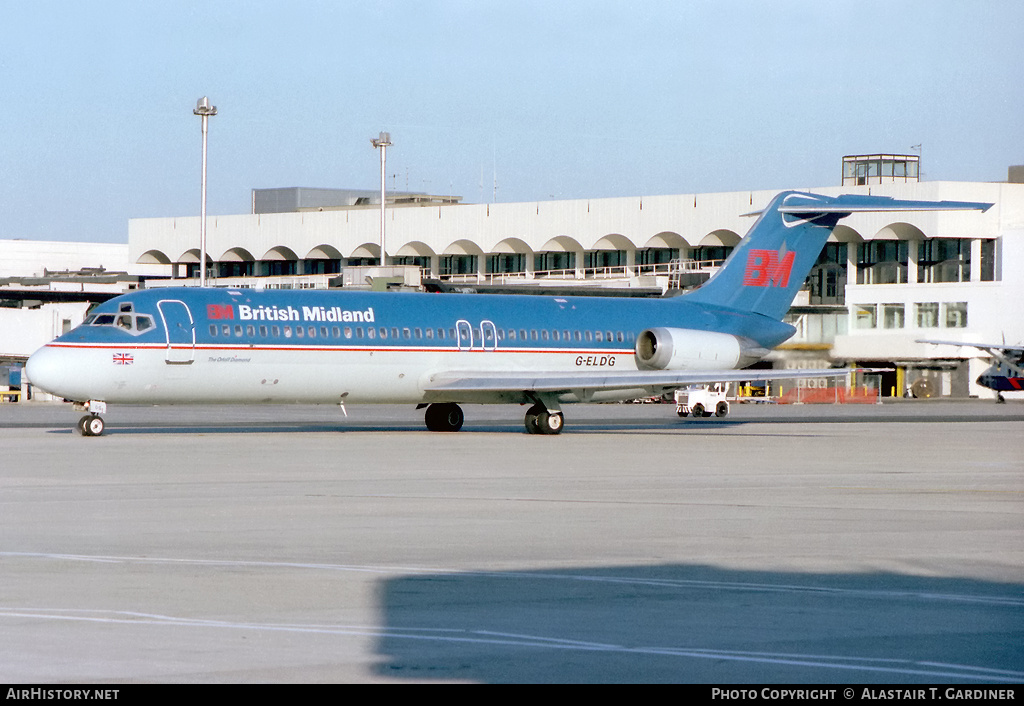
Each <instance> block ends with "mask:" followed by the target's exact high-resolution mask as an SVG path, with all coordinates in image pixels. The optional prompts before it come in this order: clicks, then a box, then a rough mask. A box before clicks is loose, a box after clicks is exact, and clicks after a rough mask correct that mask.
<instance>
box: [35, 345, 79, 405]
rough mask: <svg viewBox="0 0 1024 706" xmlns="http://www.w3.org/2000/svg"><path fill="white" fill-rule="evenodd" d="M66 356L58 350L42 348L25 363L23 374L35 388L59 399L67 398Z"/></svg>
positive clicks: (47, 347)
mask: <svg viewBox="0 0 1024 706" xmlns="http://www.w3.org/2000/svg"><path fill="white" fill-rule="evenodd" d="M65 358H66V354H65V352H64V351H62V350H60V349H59V348H51V347H49V346H44V347H43V348H40V349H39V350H37V351H36V352H35V353H33V354H32V355H31V356H29V359H28V362H26V363H25V374H26V375H27V376H28V380H29V382H31V383H32V384H33V385H35V386H36V387H38V388H40V389H42V390H45V391H46V392H49V393H50V394H52V395H57V396H59V397H67V395H66V394H65V393H66V392H68V391H69V390H67V389H66V388H67V387H68V382H69V375H68V372H69V371H68V367H69V366H67V365H66V362H67V361H66V360H65Z"/></svg>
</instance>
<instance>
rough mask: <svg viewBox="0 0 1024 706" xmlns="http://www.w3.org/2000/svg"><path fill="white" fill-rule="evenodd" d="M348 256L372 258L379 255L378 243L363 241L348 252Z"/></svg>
mask: <svg viewBox="0 0 1024 706" xmlns="http://www.w3.org/2000/svg"><path fill="white" fill-rule="evenodd" d="M348 256H349V257H350V258H353V259H355V258H364V257H365V258H374V257H380V245H379V244H377V243H363V244H362V245H360V246H359V247H358V248H356V249H355V250H353V251H352V252H350V253H349V254H348Z"/></svg>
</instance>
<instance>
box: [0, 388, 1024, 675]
mask: <svg viewBox="0 0 1024 706" xmlns="http://www.w3.org/2000/svg"><path fill="white" fill-rule="evenodd" d="M524 411H525V410H524V409H523V408H520V407H517V406H505V407H498V406H486V407H485V406H466V407H465V412H466V426H465V427H464V429H463V431H461V432H459V433H437V432H427V431H425V429H424V427H423V418H422V411H416V410H414V409H412V408H410V407H392V406H381V407H349V409H348V416H347V417H346V416H345V415H344V414H343V413H342V411H341V410H339V409H338V408H337V407H330V406H320V407H317V406H293V407H285V406H275V407H234V406H231V407H192V406H188V407H127V406H114V405H111V406H110V411H109V413H108V414H107V415H106V417H105V419H106V421H107V431H106V433H105V434H104V435H103V436H101V437H97V438H84V437H80V436H78V434H76V433H75V432H74V424H75V421H76V420H77V419H78V417H79V416H80V415H79V414H77V413H74V412H73V411H72V410H71V409H70V408H69V406H67V405H60V404H44V403H20V404H5V405H0V577H2V578H0V635H2V636H3V639H2V640H0V682H3V683H8V684H11V683H33V684H35V683H58V682H59V683H65V684H67V683H106V684H117V683H152V682H159V683H165V682H180V683H253V682H289V683H295V682H395V683H405V682H434V681H445V682H488V683H494V682H508V683H513V682H548V683H551V682H558V683H563V682H676V683H709V684H750V683H789V684H797V683H800V684H803V683H815V684H818V683H847V684H849V683H890V682H891V683H915V682H916V683H954V684H965V685H969V686H975V685H977V684H1005V683H1009V684H1019V683H1021V682H1022V681H1024V459H1022V454H1021V444H1020V438H1021V433H1022V431H1024V403H1020V402H1010V403H1008V404H1004V405H996V404H994V403H991V402H979V401H970V402H946V401H940V402H933V401H924V402H895V403H890V404H883V405H802V406H781V405H734V406H733V411H732V414H730V415H729V416H728V417H725V418H722V419H718V418H712V419H703V420H693V419H689V418H687V419H680V418H678V417H677V416H676V415H675V412H674V409H673V408H672V407H671V406H670V405H579V406H567V407H566V408H565V418H566V427H565V431H564V432H563V433H562V434H560V435H558V436H535V435H528V434H526V433H525V431H524V429H523V422H522V415H523V413H524Z"/></svg>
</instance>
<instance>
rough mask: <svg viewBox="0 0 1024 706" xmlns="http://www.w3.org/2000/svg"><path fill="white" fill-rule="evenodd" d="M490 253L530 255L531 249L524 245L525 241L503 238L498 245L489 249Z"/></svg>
mask: <svg viewBox="0 0 1024 706" xmlns="http://www.w3.org/2000/svg"><path fill="white" fill-rule="evenodd" d="M491 252H492V253H496V254H501V255H512V254H521V255H532V254H533V248H531V247H530V246H529V245H527V244H526V242H525V241H523V240H520V239H519V238H505V239H504V240H502V241H501V242H500V243H498V244H497V245H495V246H494V247H493V248H491Z"/></svg>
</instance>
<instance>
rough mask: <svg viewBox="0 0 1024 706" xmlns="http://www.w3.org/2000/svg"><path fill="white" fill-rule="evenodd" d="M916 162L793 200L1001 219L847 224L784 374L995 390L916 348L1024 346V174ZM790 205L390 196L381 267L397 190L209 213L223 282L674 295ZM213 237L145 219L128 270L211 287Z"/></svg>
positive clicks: (751, 195) (847, 174) (283, 199)
mask: <svg viewBox="0 0 1024 706" xmlns="http://www.w3.org/2000/svg"><path fill="white" fill-rule="evenodd" d="M917 159H918V158H917V157H916V156H907V155H882V154H879V155H856V156H852V157H847V158H845V159H844V163H843V178H842V186H829V187H820V186H819V187H814V186H809V187H794V188H795V189H796V190H800V191H813V192H817V193H822V194H827V195H837V194H840V193H861V194H874V195H882V196H892V197H895V198H900V199H919V200H957V201H980V202H986V203H992V204H994V205H993V207H992V208H990V209H989V210H988V211H987V212H985V213H979V212H976V211H972V212H916V213H902V214H892V213H888V214H886V213H881V214H856V215H854V216H852V217H849V218H846V219H844V220H843V221H841V222H840V225H839V226H838V227H837V228H836V229H835V232H834V233H833V235H832V236H831V238H830V240H829V242H828V243H827V245H826V247H825V249H824V250H823V252H822V254H821V257H820V258H819V260H818V263H817V265H816V266H815V268H814V270H813V271H812V273H811V275H810V277H809V278H808V281H807V286H806V287H805V289H804V291H803V292H801V294H800V296H799V297H798V298H797V301H796V302H795V303H794V306H793V308H792V309H791V311H790V314H789V318H788V320H789V322H790V323H792V324H793V325H794V326H796V328H797V333H796V335H795V336H794V337H793V338H792V339H791V340H790V341H789V342H787V343H786V344H784V346H783V347H782V349H781V350H780V351H779V352H778V353H776V354H774V361H773V362H774V365H775V366H776V367H823V366H827V365H828V363H830V362H846V363H857V364H861V365H872V366H877V367H887V368H889V369H891V371H892V372H891V373H890V374H886V375H884V376H883V378H882V379H881V381H880V384H879V387H880V392H881V394H882V395H884V396H888V395H893V394H895V395H903V394H906V393H907V392H908V391H909V390H911V388H913V390H914V392H917V393H920V394H926V395H955V396H967V395H969V394H970V395H978V396H982V397H990V396H993V395H994V393H992V392H990V391H989V390H986V389H985V388H981V387H979V386H978V385H976V384H975V382H974V380H975V379H976V378H977V376H978V375H979V374H980V373H981V372H982V370H984V368H985V367H987V363H986V362H985V360H984V359H982V358H980V357H977V356H979V355H980V353H979V352H978V351H976V350H974V349H970V348H957V347H953V346H945V347H941V346H935V345H932V344H923V343H917V342H916V341H917V339H921V338H938V339H944V340H962V341H977V342H999V341H1003V340H1005V341H1006V342H1008V343H1019V342H1022V341H1024V316H1021V308H1022V306H1021V303H1020V302H1022V301H1024V183H1020V182H1024V179H1022V178H1021V176H1022V175H1021V174H1020V172H1021V168H1011V170H1010V178H1009V180H1008V181H1007V182H1000V183H977V182H921V181H918V164H917ZM1014 182H1016V183H1014ZM776 193H777V190H773V191H753V192H752V191H741V192H729V193H708V194H678V195H667V196H640V197H628V198H602V199H578V200H564V201H538V202H529V203H492V204H466V203H462V202H461V199H459V198H458V197H453V196H434V195H429V194H419V193H416V194H413V193H389V194H388V195H387V208H386V211H385V225H386V228H385V245H386V251H387V253H386V262H384V263H382V262H381V248H380V234H381V224H380V219H381V209H380V192H371V191H357V190H340V189H303V188H287V189H262V190H255V191H254V192H253V198H252V211H251V212H250V213H246V214H239V215H229V216H210V217H209V218H208V221H207V268H208V269H207V272H208V276H209V279H208V282H209V284H212V285H214V286H232V287H240V286H255V287H289V288H291V287H296V288H297V287H328V286H343V287H366V286H370V284H371V283H373V282H375V281H377V282H378V283H379V282H386V283H387V284H389V285H392V286H394V285H397V284H399V283H401V284H404V285H407V286H422V285H423V284H427V285H430V286H435V287H440V288H442V289H444V288H454V287H458V288H462V289H475V290H477V291H487V290H488V289H496V290H497V291H521V290H530V289H533V290H535V291H545V292H546V291H553V290H557V291H563V292H587V291H588V290H594V289H599V290H601V291H603V292H605V293H612V291H613V290H614V292H615V293H619V294H622V293H623V291H622V290H624V289H628V290H631V292H633V293H639V294H647V295H650V294H657V295H661V294H663V293H664V294H674V293H677V292H678V291H680V290H685V289H688V288H691V287H693V286H697V285H699V284H700V282H702V281H703V280H704V279H706V278H707V277H708V276H709V275H710V273H711V272H713V271H714V269H715V268H717V267H718V266H719V265H720V264H721V262H722V260H723V259H724V258H725V257H726V256H727V255H728V254H729V252H730V251H731V249H732V248H733V247H734V246H735V245H736V244H737V243H738V242H739V240H740V239H741V238H742V236H743V235H744V234H745V233H746V232H747V230H748V229H749V228H750V226H751V225H752V224H753V220H754V219H753V218H751V217H749V216H747V215H745V214H750V213H751V212H753V211H757V210H759V209H760V208H762V207H763V206H765V205H766V204H767V203H768V202H769V200H770V199H771V198H772V197H773V196H774V195H775V194H776ZM199 233H200V219H199V217H198V216H188V217H168V218H146V219H133V220H131V221H130V222H129V227H128V250H127V260H128V261H127V263H125V267H126V269H127V270H128V272H129V273H131V272H133V271H139V272H143V271H144V272H145V273H146V277H148V278H149V279H147V280H145V282H144V283H143V284H142V285H141V286H159V285H167V284H179V285H180V284H195V283H197V281H198V280H197V276H198V267H199V259H200V256H199V241H200V238H199ZM154 275H159V276H160V277H163V278H166V279H164V280H163V281H160V280H159V279H157V278H154ZM76 323H77V322H76Z"/></svg>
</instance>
